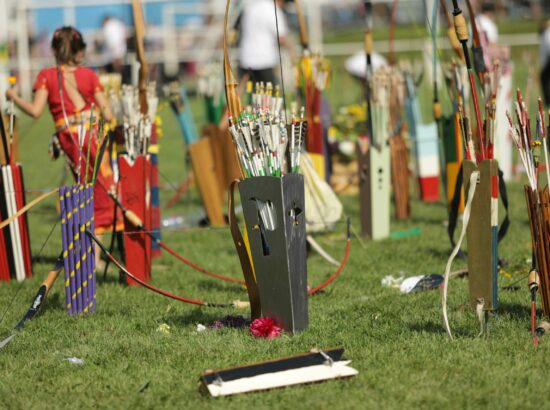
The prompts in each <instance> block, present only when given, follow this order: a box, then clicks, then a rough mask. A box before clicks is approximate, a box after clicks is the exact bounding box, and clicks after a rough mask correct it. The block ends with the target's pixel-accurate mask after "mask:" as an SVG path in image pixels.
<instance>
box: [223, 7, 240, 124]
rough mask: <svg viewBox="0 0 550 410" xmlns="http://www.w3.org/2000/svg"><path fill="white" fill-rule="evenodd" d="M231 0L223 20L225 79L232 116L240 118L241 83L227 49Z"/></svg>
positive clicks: (226, 94) (226, 95) (228, 106)
mask: <svg viewBox="0 0 550 410" xmlns="http://www.w3.org/2000/svg"><path fill="white" fill-rule="evenodd" d="M230 3H231V0H227V2H226V4H225V17H224V20H223V77H224V82H225V99H226V100H227V108H228V110H229V115H230V116H235V118H238V116H240V114H241V99H240V97H239V93H238V92H237V87H238V86H239V83H238V82H237V80H236V79H235V75H234V74H233V70H232V69H231V61H230V60H229V52H228V47H227V21H228V19H229V5H230Z"/></svg>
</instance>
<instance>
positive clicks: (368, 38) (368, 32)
mask: <svg viewBox="0 0 550 410" xmlns="http://www.w3.org/2000/svg"><path fill="white" fill-rule="evenodd" d="M364 5H365V34H364V44H363V46H364V51H365V60H366V63H367V64H366V71H365V101H366V104H367V132H368V134H369V135H368V137H369V139H370V142H371V143H372V142H373V141H374V135H373V129H372V106H371V105H372V95H371V93H372V92H371V84H372V74H373V72H372V1H371V0H365V2H364Z"/></svg>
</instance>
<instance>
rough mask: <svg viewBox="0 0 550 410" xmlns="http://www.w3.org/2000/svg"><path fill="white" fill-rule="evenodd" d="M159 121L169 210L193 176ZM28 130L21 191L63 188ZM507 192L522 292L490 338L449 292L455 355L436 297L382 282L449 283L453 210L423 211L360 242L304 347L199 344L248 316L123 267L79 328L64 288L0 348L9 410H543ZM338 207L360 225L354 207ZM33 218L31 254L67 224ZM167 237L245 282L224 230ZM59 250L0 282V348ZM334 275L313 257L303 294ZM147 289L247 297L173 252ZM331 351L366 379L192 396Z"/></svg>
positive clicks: (516, 202) (42, 208) (517, 233)
mask: <svg viewBox="0 0 550 410" xmlns="http://www.w3.org/2000/svg"><path fill="white" fill-rule="evenodd" d="M523 72H524V73H525V69H524V71H523ZM518 78H520V77H518ZM350 81H351V79H350ZM344 87H346V88H344ZM347 87H350V89H351V90H352V91H350V92H354V90H353V89H352V88H351V87H352V83H351V82H350V83H345V85H341V86H339V87H338V88H339V89H340V90H343V89H346V90H347ZM331 92H332V93H335V92H336V91H331ZM341 94H343V93H341ZM425 94H426V95H429V90H426V91H425ZM348 102H352V100H351V99H350V101H348ZM161 116H162V118H163V121H164V126H163V127H164V134H165V135H164V137H163V139H162V140H161V151H160V169H161V173H162V177H161V183H162V198H161V203H162V204H165V203H166V202H167V200H168V198H169V197H170V195H171V194H172V185H173V184H177V183H178V182H180V181H181V180H183V178H184V176H185V172H186V166H185V163H184V155H183V146H182V142H181V141H182V139H181V137H180V133H179V129H178V127H177V124H176V122H175V119H174V117H173V115H172V114H171V112H170V111H169V109H168V107H167V106H163V107H162V108H161ZM20 129H21V132H22V134H23V136H22V141H21V160H22V162H23V164H24V167H25V177H26V184H27V187H28V188H29V189H31V190H32V189H44V188H48V187H49V188H53V187H55V186H58V185H59V183H60V182H59V181H60V179H61V170H62V168H63V164H62V160H60V161H58V162H57V163H52V162H50V160H49V159H48V157H47V152H46V151H47V143H48V138H49V136H50V134H51V132H52V128H51V120H50V119H49V118H48V117H47V116H44V117H42V118H41V119H40V121H39V122H37V123H32V122H30V121H29V120H28V119H25V118H22V119H21V123H20ZM67 182H69V181H67ZM509 194H510V207H511V220H512V225H511V227H510V231H509V233H508V236H507V237H506V239H505V240H504V241H503V242H502V244H501V246H500V255H501V256H502V257H504V258H506V259H507V260H508V261H509V265H508V266H507V267H506V268H505V270H506V272H505V273H506V277H505V275H501V277H500V279H501V280H500V287H503V286H506V285H509V284H511V283H512V282H514V281H517V280H520V282H519V283H518V285H519V286H520V289H519V290H518V291H515V292H510V291H502V292H501V293H500V308H499V310H498V311H497V312H496V313H495V314H494V315H493V316H491V318H490V321H489V336H488V337H487V338H477V337H476V335H477V333H478V323H477V320H476V318H475V314H474V312H473V311H472V310H471V309H470V308H469V307H467V300H468V294H467V286H468V284H467V279H458V278H455V279H452V280H451V283H450V292H449V313H450V320H451V326H452V327H453V329H454V331H455V335H456V340H455V341H453V342H451V341H449V339H448V337H447V335H446V334H445V332H444V330H443V325H442V320H441V308H440V305H441V299H440V292H439V291H430V292H425V293H419V294H409V295H402V294H400V293H399V291H398V290H395V289H388V288H384V287H382V286H381V284H380V280H381V279H382V278H383V277H384V276H385V275H398V274H399V273H400V272H403V274H404V275H406V276H412V275H419V274H430V273H440V274H442V273H443V270H444V267H445V263H446V260H447V257H448V255H449V253H450V245H449V242H448V239H447V237H446V228H445V226H444V223H443V221H445V219H446V208H445V205H444V204H443V203H438V204H431V205H427V204H423V203H421V202H419V201H418V200H414V201H413V204H412V216H411V219H410V220H409V221H406V222H392V230H393V231H397V230H403V229H408V228H411V227H420V228H422V234H421V235H420V236H417V237H414V238H406V239H399V240H397V239H387V240H383V241H379V242H369V241H366V242H365V244H364V247H363V246H362V245H361V244H360V242H359V241H358V240H356V239H355V238H352V249H351V254H350V258H349V261H348V263H347V265H346V267H345V269H344V271H343V273H342V275H341V277H340V278H339V279H338V280H337V281H335V282H334V283H333V284H332V285H331V286H330V287H329V288H328V289H327V290H326V291H325V292H323V293H322V294H320V295H318V296H315V297H312V298H310V301H309V313H310V327H309V328H308V330H307V331H305V332H303V333H302V334H299V335H296V336H289V335H283V336H282V337H280V338H278V339H275V340H272V341H267V340H258V339H255V338H253V337H252V336H251V335H250V334H249V333H248V331H247V330H246V329H242V330H240V329H222V330H218V331H205V332H200V333H198V332H197V331H196V327H197V324H199V323H201V324H205V325H209V324H211V323H212V322H213V321H214V320H216V319H220V318H222V317H223V316H225V315H227V314H242V315H247V314H248V312H247V311H231V310H224V309H209V308H198V307H195V306H191V305H186V304H182V303H179V302H176V301H172V300H169V299H167V298H164V297H161V296H159V295H156V294H153V293H151V292H149V291H146V290H144V289H140V288H135V287H131V288H130V287H126V286H121V285H119V284H118V283H117V274H116V273H115V272H114V270H111V273H110V274H109V276H108V278H107V281H105V282H104V281H103V280H102V278H98V287H97V311H96V313H94V314H93V315H92V316H90V317H78V318H74V317H70V316H68V315H67V313H66V312H65V310H64V308H63V303H64V302H63V301H64V289H63V286H62V281H58V282H57V283H56V284H55V286H54V288H53V290H52V292H51V293H50V296H49V298H48V300H47V302H46V304H45V306H44V309H43V311H42V312H41V313H40V315H39V316H38V317H37V318H36V319H35V320H33V321H31V322H29V323H28V324H27V325H26V326H25V328H24V330H23V331H21V332H20V333H19V334H18V335H17V337H16V338H15V339H14V340H13V341H12V343H11V344H9V345H8V346H7V347H6V348H5V349H3V350H2V351H0V369H1V373H0V408H6V409H23V408H24V409H27V408H164V407H173V408H187V407H190V408H235V409H236V408H239V409H242V408H288V409H290V408H419V407H421V408H437V409H440V408H460V409H462V408H479V407H486V408H520V407H521V408H538V407H540V406H541V403H543V402H542V401H541V400H544V398H543V396H542V392H543V391H544V390H543V386H545V385H546V384H545V383H546V382H545V381H544V380H546V377H547V369H546V362H545V359H544V357H545V355H546V353H548V352H550V339H548V340H546V339H544V338H543V339H542V340H541V343H540V346H539V348H538V349H535V348H534V347H533V345H532V340H531V336H530V333H529V294H528V290H527V282H526V279H522V278H523V276H525V275H526V274H527V271H528V269H529V263H528V259H529V258H530V253H531V247H530V233H529V227H528V222H527V212H526V208H525V201H524V196H523V190H522V185H521V184H520V183H519V182H518V183H511V184H510V185H509ZM31 197H32V194H28V198H29V199H30V198H31ZM341 199H342V201H343V203H344V207H345V211H346V213H347V214H348V215H349V216H350V217H351V220H352V223H353V225H354V226H355V227H358V226H359V220H358V208H359V204H358V199H357V197H356V196H346V197H342V198H341ZM199 209H200V201H199V199H198V197H197V195H196V192H195V191H194V190H193V191H192V192H190V194H188V195H187V196H185V197H184V198H183V199H182V201H181V203H180V204H179V205H178V206H177V207H176V208H174V209H171V210H167V211H164V210H163V216H167V215H171V214H181V213H189V212H194V211H197V210H199ZM29 218H30V226H31V240H32V244H31V245H32V250H33V254H34V255H35V256H37V255H38V253H39V250H40V248H41V247H42V246H43V243H44V240H45V238H46V236H47V234H48V232H49V231H50V230H51V228H52V226H53V224H55V222H56V221H57V220H58V216H57V214H56V211H55V207H54V202H53V200H49V201H46V202H45V203H43V204H41V205H39V206H37V207H35V208H34V209H33V210H32V211H31V212H30V214H29ZM107 239H108V238H106V240H107ZM163 239H164V240H165V242H166V243H167V244H169V245H170V246H172V247H174V248H175V249H176V250H177V251H179V252H181V253H182V254H183V255H185V256H186V257H188V258H190V259H191V260H193V261H196V262H198V263H199V264H201V265H203V266H204V267H207V268H209V269H211V270H214V271H216V272H218V273H221V274H227V275H230V276H233V277H239V276H241V274H240V265H239V262H238V258H237V255H236V253H235V250H234V246H233V243H232V240H231V236H230V233H229V230H228V229H193V230H187V231H165V232H163ZM319 242H320V243H321V244H322V245H323V246H324V247H325V248H326V249H327V250H328V251H329V252H330V253H331V254H332V255H334V256H335V257H336V258H337V259H339V258H341V257H342V256H343V252H344V246H345V225H344V224H343V223H342V224H340V225H338V226H337V229H336V231H335V232H333V233H329V234H325V235H320V236H319ZM60 244H61V239H60V231H59V226H56V227H55V229H54V231H53V235H52V237H51V239H50V240H49V241H48V242H47V243H46V244H45V245H44V249H43V251H42V254H41V256H42V257H43V260H42V261H38V262H37V263H36V264H35V265H34V272H35V275H34V277H33V278H32V279H31V280H29V281H25V282H24V283H23V284H22V285H19V284H17V283H16V282H11V283H1V284H0V314H1V315H2V316H1V321H0V334H1V335H5V334H6V335H7V334H9V332H10V331H11V328H12V327H13V326H14V325H15V323H16V322H17V321H18V320H19V319H20V317H21V316H22V315H23V314H24V313H25V312H26V310H27V308H28V306H29V303H30V302H31V300H32V298H33V297H34V294H35V292H36V290H37V288H38V286H39V284H40V282H41V281H42V280H43V278H44V275H45V273H46V272H47V271H48V269H49V268H50V266H51V261H52V260H53V259H54V258H55V257H56V256H57V255H58V254H59V251H60V246H61V245H60ZM464 266H465V261H459V262H458V263H457V264H456V265H455V268H457V269H458V268H460V267H464ZM333 270H334V268H333V267H332V266H329V265H327V263H326V262H325V261H324V260H323V259H321V258H320V257H319V256H318V255H315V254H312V255H310V257H309V258H308V276H309V277H308V282H309V284H310V285H314V284H317V283H319V282H321V281H323V280H324V279H326V278H327V277H328V276H329V275H330V274H331V273H332V272H333ZM510 275H511V278H509V277H508V276H510ZM153 284H155V285H157V286H159V287H161V288H163V289H167V290H170V291H171V292H174V293H177V294H182V295H185V296H190V297H195V298H199V299H203V300H208V301H218V302H223V303H225V302H230V301H232V300H235V299H242V300H245V299H246V292H245V290H244V289H242V288H240V287H238V286H235V285H233V284H228V283H225V282H219V281H216V280H214V279H210V278H209V277H205V276H203V275H201V274H200V273H198V272H195V271H192V270H190V269H189V268H187V267H186V266H185V265H182V264H181V263H179V262H177V261H176V260H174V259H173V258H171V257H170V256H169V255H167V254H166V253H165V254H163V256H162V257H161V258H160V259H158V260H155V262H154V265H153ZM12 301H13V304H11V305H10V303H11V302H12ZM4 312H5V314H4ZM539 316H542V313H541V312H539ZM163 323H166V324H168V325H169V326H170V329H171V330H170V333H169V334H162V333H160V332H157V328H158V327H159V325H161V324H163ZM335 346H344V347H345V348H346V357H348V358H350V359H352V360H353V362H352V365H353V366H354V367H355V368H357V369H358V370H359V375H358V376H357V377H355V378H353V379H350V380H346V381H334V382H328V383H324V384H315V385H308V386H298V387H293V388H288V389H280V390H275V391H270V392H265V393H259V394H248V395H242V396H237V397H232V398H222V399H212V398H206V397H202V396H200V395H199V393H198V391H197V380H198V378H199V375H200V374H201V372H203V371H204V370H205V369H219V368H225V367H231V366H238V365H243V364H246V363H251V362H257V361H263V360H268V359H274V358H279V357H283V356H287V355H294V354H299V353H303V352H306V351H308V350H310V349H311V348H313V347H320V348H328V347H335ZM69 357H78V358H82V359H83V360H84V361H85V363H84V364H83V365H81V366H79V365H73V364H70V363H69V362H68V361H66V360H65V359H66V358H69ZM146 384H148V387H147V388H145V389H143V386H145V385H146Z"/></svg>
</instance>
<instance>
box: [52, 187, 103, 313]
mask: <svg viewBox="0 0 550 410" xmlns="http://www.w3.org/2000/svg"><path fill="white" fill-rule="evenodd" d="M59 204H60V208H61V241H62V245H63V252H62V258H63V268H64V271H65V301H66V302H65V304H66V307H67V311H68V312H69V313H70V314H72V315H77V314H82V313H92V312H93V311H94V310H95V306H96V302H95V296H96V294H95V292H96V290H95V288H96V281H95V278H96V277H95V248H94V246H92V241H91V239H90V237H89V236H88V235H86V234H85V231H91V232H93V231H94V218H93V215H94V200H93V185H92V184H91V183H89V184H86V185H82V184H80V185H73V186H72V187H61V188H60V189H59Z"/></svg>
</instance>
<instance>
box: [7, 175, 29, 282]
mask: <svg viewBox="0 0 550 410" xmlns="http://www.w3.org/2000/svg"><path fill="white" fill-rule="evenodd" d="M11 167H12V173H13V182H14V188H15V205H16V211H19V210H20V209H21V208H23V207H24V206H25V205H26V201H25V182H24V179H23V168H22V167H21V164H15V165H12V166H11ZM18 222H19V230H20V232H21V249H22V251H23V267H24V269H25V276H26V277H27V278H30V277H31V276H32V257H31V246H30V235H29V223H28V218H27V213H26V212H25V214H24V215H23V216H21V217H19V218H18Z"/></svg>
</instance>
